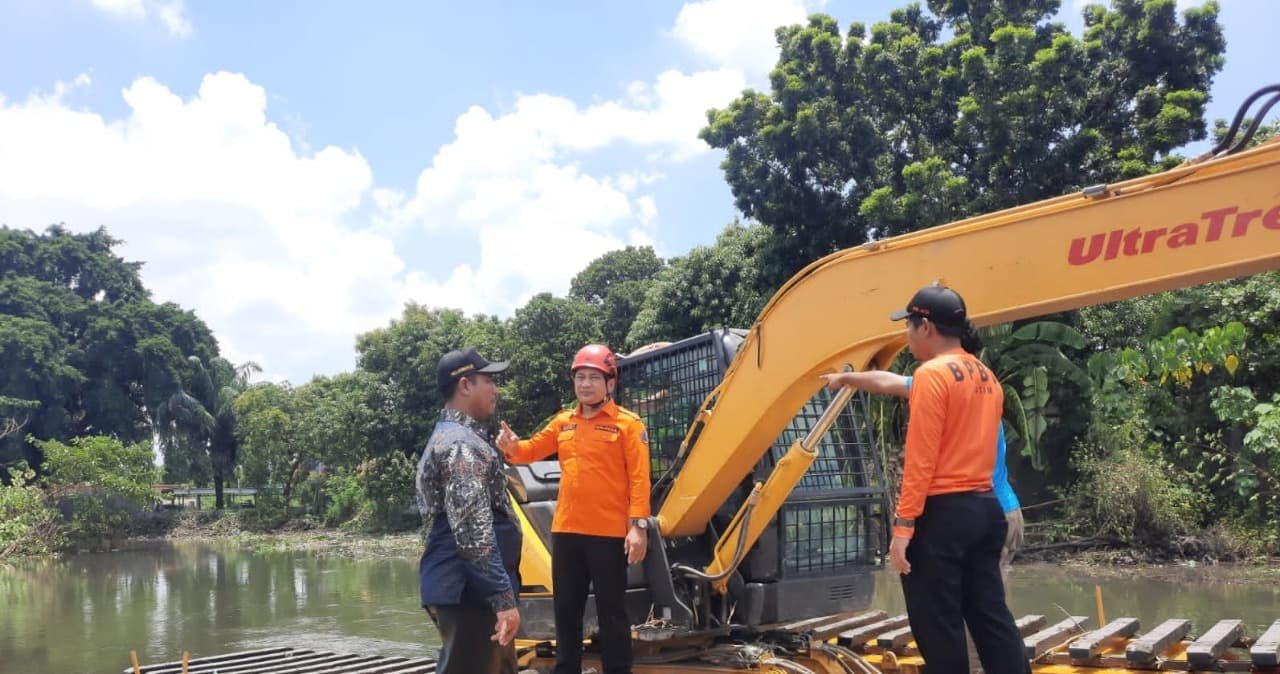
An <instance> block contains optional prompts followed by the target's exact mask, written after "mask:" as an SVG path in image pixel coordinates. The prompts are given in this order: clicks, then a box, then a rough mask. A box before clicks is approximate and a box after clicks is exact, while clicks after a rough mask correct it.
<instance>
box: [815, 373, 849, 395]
mask: <svg viewBox="0 0 1280 674" xmlns="http://www.w3.org/2000/svg"><path fill="white" fill-rule="evenodd" d="M818 376H819V377H822V381H824V382H826V383H827V390H828V391H839V390H840V389H842V388H844V387H845V382H844V373H843V372H831V373H828V374H820V375H818Z"/></svg>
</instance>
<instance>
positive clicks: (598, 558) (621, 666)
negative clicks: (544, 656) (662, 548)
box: [551, 534, 631, 674]
mask: <svg viewBox="0 0 1280 674" xmlns="http://www.w3.org/2000/svg"><path fill="white" fill-rule="evenodd" d="M622 541H623V539H622V538H610V537H606V536H584V535H581V534H552V535H551V582H552V583H554V584H555V599H554V602H555V614H556V670H555V674H581V672H582V614H583V612H584V611H585V610H586V608H587V593H588V584H590V586H591V587H592V588H593V589H594V590H595V593H596V619H597V620H598V621H599V623H600V635H599V642H600V651H601V660H602V661H603V662H602V664H603V665H604V674H631V620H630V619H629V618H628V617H627V607H626V593H627V556H626V553H625V552H624V551H623V549H622Z"/></svg>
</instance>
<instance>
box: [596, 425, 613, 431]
mask: <svg viewBox="0 0 1280 674" xmlns="http://www.w3.org/2000/svg"><path fill="white" fill-rule="evenodd" d="M596 430H597V431H601V432H603V433H617V432H618V427H617V426H606V425H604V424H596Z"/></svg>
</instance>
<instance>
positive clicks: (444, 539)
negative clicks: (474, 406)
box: [417, 408, 520, 612]
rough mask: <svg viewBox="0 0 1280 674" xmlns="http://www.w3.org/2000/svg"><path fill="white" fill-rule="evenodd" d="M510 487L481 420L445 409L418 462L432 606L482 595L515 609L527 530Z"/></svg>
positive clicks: (496, 605) (427, 596)
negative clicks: (519, 519) (522, 528)
mask: <svg viewBox="0 0 1280 674" xmlns="http://www.w3.org/2000/svg"><path fill="white" fill-rule="evenodd" d="M506 484H507V482H506V478H505V477H504V475H503V473H502V461H501V459H500V458H499V456H498V453H497V450H495V449H494V448H493V446H492V445H490V444H489V442H488V441H487V440H486V439H485V433H484V430H483V429H482V428H481V427H480V424H479V422H477V421H476V420H475V419H472V418H471V417H469V416H467V415H466V414H463V413H462V412H459V411H457V410H453V409H449V408H445V410H444V411H443V412H441V414H440V421H439V422H438V423H437V424H436V427H435V430H434V431H433V432H432V434H431V438H430V439H429V440H428V441H427V446H426V449H425V450H424V451H423V453H422V458H421V459H420V460H419V461H418V475H417V492H418V510H419V511H420V512H421V513H422V519H423V544H424V545H423V554H422V562H421V564H420V567H419V573H420V578H421V582H422V600H423V605H424V606H427V605H440V604H457V603H460V602H461V601H462V600H463V599H466V598H474V599H483V600H484V601H486V602H488V604H489V606H490V607H491V608H492V609H493V610H494V611H495V612H496V611H505V610H507V609H511V608H515V606H516V589H517V588H518V587H519V584H518V582H519V581H518V580H517V578H518V568H519V554H520V530H519V528H518V527H516V526H515V522H516V518H515V516H514V513H513V512H512V510H511V503H510V500H509V499H508V497H507V488H506Z"/></svg>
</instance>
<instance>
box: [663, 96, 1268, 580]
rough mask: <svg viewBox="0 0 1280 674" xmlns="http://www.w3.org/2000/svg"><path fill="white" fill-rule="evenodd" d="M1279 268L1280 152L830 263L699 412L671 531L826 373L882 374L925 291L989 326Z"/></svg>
mask: <svg viewBox="0 0 1280 674" xmlns="http://www.w3.org/2000/svg"><path fill="white" fill-rule="evenodd" d="M1237 121H1238V120H1237ZM1277 268H1280V139H1272V140H1271V141H1270V142H1268V143H1265V144H1262V145H1260V146H1258V147H1255V148H1253V149H1250V150H1247V151H1243V152H1237V153H1235V154H1225V155H1222V156H1218V157H1214V158H1208V159H1203V160H1200V161H1195V162H1191V163H1188V164H1185V165H1183V166H1181V167H1178V168H1175V169H1172V170H1169V171H1166V172H1163V173H1159V174H1156V175H1153V176H1148V177H1144V178H1139V179H1135V180H1130V181H1127V182H1123V183H1118V184H1114V185H1106V186H1099V187H1095V188H1090V189H1087V190H1084V191H1083V192H1080V193H1077V194H1072V195H1068V196H1064V197H1059V198H1055V199H1050V200H1046V201H1042V202H1038V203H1034V204H1030V205H1027V206H1022V207H1018V208H1012V209H1008V210H1005V211H1000V212H997V213H992V214H988V215H984V216H980V217H975V218H970V219H967V220H963V221H960V222H956V223H952V224H949V225H945V226H941V227H935V228H932V229H928V230H924V231H920V232H915V233H912V234H908V235H904V236H900V237H896V238H892V239H886V240H883V241H877V242H874V243H869V244H866V245H863V246H860V247H857V248H851V249H847V250H844V251H841V252H838V253H835V254H832V255H830V256H828V257H826V258H823V259H821V260H818V261H816V262H814V263H813V264H811V265H809V266H808V267H806V268H805V269H804V270H802V271H801V272H800V273H798V274H797V275H796V276H795V277H794V278H792V279H791V280H790V281H789V282H788V283H787V284H786V285H785V286H784V287H782V288H781V289H780V290H779V291H778V292H777V293H776V294H775V295H774V297H773V298H772V300H770V302H769V304H768V305H767V306H766V307H765V308H764V310H763V311H762V312H761V314H760V316H759V318H758V319H757V320H756V323H755V324H754V325H753V326H752V328H751V330H750V333H749V334H748V336H747V338H746V341H745V342H744V343H743V344H742V346H741V348H740V349H739V351H738V353H737V355H736V356H735V358H734V360H733V362H732V364H731V365H730V367H729V369H728V371H727V372H726V374H725V377H724V379H723V380H722V382H721V383H720V385H719V386H718V387H717V388H716V389H715V391H713V392H712V394H711V395H709V396H708V397H707V399H706V401H704V403H703V405H702V409H701V411H700V413H699V414H698V417H697V421H696V422H695V424H694V428H693V429H691V430H690V432H689V434H688V436H686V440H685V444H684V445H683V447H682V450H681V456H680V457H679V458H678V464H679V470H678V471H676V472H675V477H674V482H673V483H672V484H671V487H670V489H669V490H668V491H667V493H666V498H665V500H664V501H663V503H662V507H661V509H660V511H659V513H658V515H657V521H658V525H659V527H660V530H661V532H662V534H663V536H664V537H666V538H670V537H677V536H693V535H697V534H701V533H702V532H704V531H705V530H706V527H707V524H708V522H710V520H711V518H712V516H713V515H714V514H715V512H716V510H717V509H718V508H720V507H721V506H722V504H724V503H725V501H726V499H727V498H728V497H729V496H730V494H731V493H732V492H733V490H734V489H735V488H736V487H737V486H739V485H740V484H741V482H742V480H743V478H744V477H745V476H746V475H747V474H748V472H749V471H750V470H751V469H752V468H753V467H754V466H755V465H756V463H757V461H759V459H760V458H761V456H762V455H763V453H764V452H765V451H767V450H768V448H769V446H770V445H771V443H772V442H773V441H774V439H775V438H777V437H778V435H779V433H780V432H781V431H782V429H783V428H784V427H785V426H786V425H787V423H788V422H789V421H790V420H791V419H792V417H793V416H794V414H795V413H796V411H797V410H798V409H800V407H801V406H802V405H804V403H805V402H806V401H808V400H809V399H810V398H811V397H812V396H813V395H814V394H815V393H816V392H817V390H818V389H819V388H820V386H821V381H820V380H819V378H818V374H819V373H822V372H832V371H835V370H837V369H841V368H843V367H845V366H851V367H852V368H854V369H856V370H863V369H866V368H867V367H869V366H872V365H875V366H879V367H883V366H885V365H887V364H888V363H889V362H890V360H891V359H892V358H893V356H894V355H895V354H896V353H897V352H898V351H900V350H901V349H902V347H903V346H904V345H905V343H906V338H905V334H904V332H903V330H902V326H901V324H897V323H892V322H890V321H889V320H888V315H889V313H890V312H892V311H894V310H896V309H900V308H902V306H903V305H904V304H905V302H906V301H907V299H908V298H909V297H910V296H911V295H912V293H914V292H915V291H916V290H917V289H919V288H920V287H921V286H923V285H926V284H928V283H930V282H933V281H942V282H944V283H946V284H947V285H950V286H953V287H955V288H956V289H958V290H959V291H960V292H961V293H962V294H963V295H964V297H965V301H966V303H967V305H968V309H969V315H970V317H971V318H972V319H973V320H974V322H975V323H976V324H978V325H980V326H981V325H990V324H996V323H1004V322H1008V321H1013V320H1018V319H1023V318H1029V317H1034V316H1039V315H1043V314H1047V313H1052V312H1057V311H1064V310H1069V309H1075V308H1079V307H1083V306H1087V305H1091V304H1100V303H1105V302H1111V301H1115V300H1120V299H1124V298H1129V297H1135V296H1139V295H1145V294H1150V293H1155V292H1159V291H1163V290H1170V289H1174V288H1181V287H1186V286H1191V285H1195V284H1200V283H1207V282H1210V281H1217V280H1222V279H1226V278H1231V277H1236V276H1244V275H1249V274H1255V273H1258V272H1262V271H1266V270H1271V269H1277ZM803 465H807V463H804V464H803ZM799 474H803V468H801V469H800V470H799ZM799 474H797V475H795V476H794V480H792V479H790V478H787V479H780V480H777V481H775V480H772V479H771V488H772V491H773V492H774V493H769V490H765V491H764V492H763V493H762V494H761V497H760V500H759V502H753V503H752V505H751V506H750V507H753V508H754V509H755V512H754V513H752V516H751V517H750V520H751V521H752V522H753V523H754V525H753V526H751V527H750V529H752V530H754V531H751V530H740V531H735V532H734V536H735V540H734V542H733V543H734V544H728V543H729V542H728V541H723V542H722V543H725V544H722V545H721V546H720V548H719V550H720V552H718V553H717V557H716V561H715V562H713V565H712V567H711V570H715V571H720V570H722V569H728V568H730V567H732V566H734V565H736V562H735V561H734V560H733V559H731V558H730V556H729V553H728V552H727V551H732V550H735V549H741V546H739V545H737V544H736V537H739V536H745V537H746V539H745V541H744V542H745V545H746V547H750V545H751V544H752V543H753V542H754V540H755V537H756V536H758V535H759V529H760V528H762V527H763V526H764V525H765V524H766V523H767V522H768V521H769V520H770V519H771V518H772V517H773V516H774V514H776V512H777V508H778V506H779V505H781V503H782V501H783V500H784V499H785V498H786V496H787V493H789V491H790V487H788V486H787V484H788V483H789V484H790V485H791V486H794V483H795V480H798V479H799ZM774 482H778V483H779V484H773V483H774ZM779 492H781V493H779ZM744 507H747V506H744ZM740 515H741V513H740Z"/></svg>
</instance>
